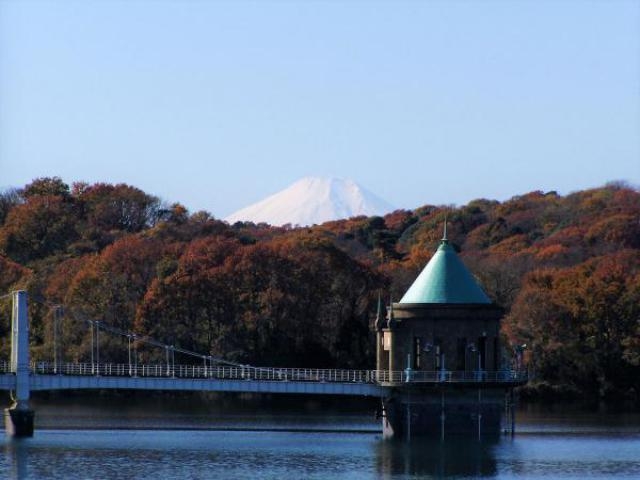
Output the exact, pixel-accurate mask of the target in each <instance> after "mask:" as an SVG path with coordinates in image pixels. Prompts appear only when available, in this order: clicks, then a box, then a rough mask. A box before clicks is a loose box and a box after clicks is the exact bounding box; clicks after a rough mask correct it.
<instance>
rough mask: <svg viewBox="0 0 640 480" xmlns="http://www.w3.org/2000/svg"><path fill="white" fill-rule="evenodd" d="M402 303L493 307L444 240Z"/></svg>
mask: <svg viewBox="0 0 640 480" xmlns="http://www.w3.org/2000/svg"><path fill="white" fill-rule="evenodd" d="M445 235H446V234H445ZM400 303H491V300H490V299H489V297H487V295H486V294H485V293H484V292H483V291H482V288H480V286H479V285H478V284H477V282H476V281H475V279H474V278H473V276H471V273H470V272H469V270H467V267H465V266H464V264H463V263H462V261H461V260H460V259H459V258H458V255H457V254H456V252H455V250H454V249H453V247H452V246H451V245H449V242H448V241H447V240H446V239H443V240H442V242H441V243H440V246H439V247H438V250H437V251H436V253H435V254H434V255H433V257H431V260H429V263H427V266H426V267H424V270H422V272H421V273H420V275H418V278H416V280H415V282H413V285H411V287H410V288H409V290H407V293H405V294H404V297H402V299H401V300H400Z"/></svg>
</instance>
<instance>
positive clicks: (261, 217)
mask: <svg viewBox="0 0 640 480" xmlns="http://www.w3.org/2000/svg"><path fill="white" fill-rule="evenodd" d="M393 210H394V207H393V206H392V205H390V204H389V203H387V202H386V201H384V200H382V199H381V198H379V197H377V196H376V195H374V194H373V193H371V192H369V191H368V190H365V189H364V188H362V187H361V186H360V185H358V184H357V183H355V182H354V181H352V180H347V179H342V178H322V177H305V178H302V179H301V180H298V181H297V182H295V183H294V184H293V185H291V186H289V187H287V188H285V189H284V190H282V191H280V192H278V193H276V194H274V195H271V196H269V197H267V198H265V199H264V200H261V201H259V202H258V203H254V204H253V205H250V206H248V207H245V208H243V209H242V210H238V211H237V212H235V213H233V214H231V215H229V216H228V217H227V218H225V220H226V221H227V222H229V223H231V224H233V223H235V222H238V221H245V222H254V223H260V222H265V223H268V224H270V225H285V224H287V223H290V224H291V225H300V226H306V225H313V224H320V223H323V222H328V221H330V220H339V219H342V218H349V217H355V216H357V215H367V216H372V215H384V214H385V213H389V212H391V211H393Z"/></svg>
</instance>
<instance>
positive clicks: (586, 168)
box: [0, 0, 640, 217]
mask: <svg viewBox="0 0 640 480" xmlns="http://www.w3.org/2000/svg"><path fill="white" fill-rule="evenodd" d="M53 175H57V176H61V177H62V178H63V179H64V180H65V181H67V182H68V183H71V182H73V181H77V180H84V181H89V182H96V181H105V182H113V183H116V182H125V183H129V184H132V185H135V186H138V187H140V188H142V189H143V190H145V191H147V192H149V193H153V194H155V195H158V196H160V197H161V198H163V199H164V200H166V201H168V202H175V201H180V202H182V203H183V204H185V205H186V206H187V207H188V208H189V209H190V210H191V211H197V210H201V209H204V210H208V211H210V212H211V213H213V214H214V215H215V216H217V217H224V216H225V215H227V214H230V213H231V212H233V211H235V210H237V209H239V208H241V207H243V206H246V205H248V204H250V203H253V202H255V201H257V200H260V199H262V198H263V197H265V196H266V195H268V194H271V193H274V192H276V191H278V190H280V189H282V188H284V187H286V186H287V185H289V184H290V183H292V182H294V181H295V180H297V179H298V178H300V177H303V176H307V175H326V176H339V177H346V178H352V179H354V180H355V181H357V182H359V183H361V184H362V185H363V186H365V187H367V188H368V189H370V190H372V191H374V192H375V193H377V194H378V195H379V196H381V197H383V198H385V199H387V200H388V201H389V202H391V203H392V204H394V205H396V206H398V207H402V208H415V207H418V206H421V205H424V204H428V203H430V204H451V203H453V204H464V203H466V202H468V201H469V200H471V199H474V198H480V197H485V198H495V199H499V200H503V199H507V198H510V197H511V196H513V195H517V194H521V193H525V192H528V191H531V190H545V191H546V190H557V191H559V192H560V193H569V192H571V191H575V190H579V189H583V188H588V187H593V186H599V185H602V184H604V183H605V182H607V181H610V180H626V181H629V182H630V183H632V184H633V185H636V186H637V185H640V1H620V0H619V1H616V0H610V1H588V0H576V1H544V0H542V1H524V0H514V1H495V2H494V1H482V0H478V1H446V2H445V1H442V2H438V1H426V0H425V1H422V2H421V1H408V2H402V1H389V2H382V1H337V0H336V1H306V2H303V1H280V2H270V1H266V0H264V1H255V2H249V1H235V2H221V1H182V2H178V1H168V0H164V1H163V0H157V1H86V0H84V1H72V0H64V1H62V0H61V1H43V2H35V1H29V0H21V1H6V0H5V1H2V0H0V187H7V186H22V185H24V184H26V183H28V182H29V181H30V180H31V179H33V178H35V177H40V176H53Z"/></svg>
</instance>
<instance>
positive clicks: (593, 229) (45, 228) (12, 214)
mask: <svg viewBox="0 0 640 480" xmlns="http://www.w3.org/2000/svg"><path fill="white" fill-rule="evenodd" d="M445 215H446V217H447V219H448V237H449V239H450V242H451V243H452V244H453V245H454V247H455V248H456V249H457V250H458V251H459V253H460V255H461V258H462V259H463V261H464V262H465V263H466V264H467V266H468V267H469V268H470V270H471V271H472V272H473V273H474V275H476V277H477V278H478V280H479V282H480V283H481V284H482V286H483V288H484V289H485V291H486V292H487V294H488V295H489V296H490V297H491V298H492V300H493V301H495V302H496V303H497V304H499V305H500V306H502V307H503V308H504V309H505V311H506V312H507V314H506V317H505V318H504V320H503V335H504V344H505V348H506V349H507V350H508V349H510V348H511V346H514V345H521V344H523V343H526V344H527V345H528V349H527V351H526V357H527V360H528V361H529V364H530V365H531V367H532V368H533V369H534V370H535V374H536V380H535V381H534V382H532V385H531V386H530V387H529V392H530V393H531V394H538V395H542V394H546V395H554V396H581V397H584V396H585V395H586V396H589V398H593V399H605V400H606V399H611V400H614V399H615V400H619V399H626V400H629V401H631V402H636V403H640V193H639V192H638V190H637V189H635V188H632V187H630V186H628V185H625V184H622V183H612V184H607V185H605V186H603V187H601V188H596V189H590V190H584V191H579V192H575V193H572V194H569V195H566V196H561V195H558V194H557V193H555V192H531V193H527V194H525V195H520V196H516V197H513V198H512V199H510V200H507V201H505V202H497V201H494V200H486V199H479V200H475V201H472V202H469V203H468V204H467V205H464V206H461V207H454V206H435V205H425V206H422V207H420V208H417V209H415V210H398V211H395V212H393V213H390V214H388V215H386V216H384V217H355V218H352V219H348V220H340V221H335V222H328V223H325V224H323V225H317V226H313V227H304V228H292V227H291V226H285V227H272V226H269V225H266V224H257V225H256V224H253V223H243V222H239V223H236V224H234V225H229V224H227V223H225V222H222V221H220V220H217V219H215V218H213V217H212V216H211V215H210V214H209V213H207V212H204V211H200V212H195V213H190V212H189V211H188V210H187V209H186V208H185V207H184V206H182V205H180V204H178V203H176V204H173V205H166V204H164V203H163V202H161V201H160V200H159V199H158V198H157V197H154V196H153V195H149V194H147V193H145V192H143V191H141V190H140V189H137V188H135V187H132V186H129V185H124V184H118V185H111V184H105V183H96V184H91V185H90V184H87V183H74V184H73V185H72V186H71V187H70V186H69V185H67V184H66V183H64V181H63V180H61V179H60V178H57V177H53V178H39V179H35V180H34V181H32V182H31V183H30V184H28V185H26V186H24V187H23V188H20V189H11V190H6V191H4V192H2V193H0V293H5V292H7V291H9V290H12V289H17V288H24V289H27V290H29V292H30V294H31V296H32V298H34V299H40V300H42V301H36V302H31V303H30V315H31V319H32V323H31V331H32V344H33V345H32V349H33V352H34V356H35V357H36V358H42V359H48V358H50V357H51V352H52V349H53V346H52V341H53V326H52V325H53V315H54V309H53V308H52V305H63V306H64V312H63V316H62V319H63V320H62V322H63V325H62V327H63V328H62V330H61V333H60V335H61V338H60V343H61V345H62V348H63V356H64V357H65V358H66V359H68V360H76V361H86V360H87V359H88V357H89V356H90V344H91V338H90V335H89V332H88V331H87V329H86V328H82V325H81V323H82V322H83V321H84V320H86V319H93V320H99V321H101V322H104V324H105V325H110V326H112V327H114V328H118V329H120V330H123V331H130V332H136V333H137V334H140V335H149V336H151V337H153V338H156V339H157V340H160V341H163V342H166V343H168V344H170V345H176V346H179V347H181V348H185V349H189V350H194V351H199V352H203V353H207V354H211V355H213V356H219V357H224V358H226V359H229V360H233V361H239V362H242V363H252V364H258V365H273V366H291V365H295V366H300V367H342V368H371V367H372V366H373V365H374V363H375V360H374V356H375V342H374V337H373V333H372V329H371V324H372V320H373V318H374V316H375V311H376V303H377V297H378V294H379V293H382V295H383V297H384V298H385V299H386V301H388V299H389V298H391V299H394V300H396V301H397V300H398V299H399V298H400V297H401V296H402V294H403V293H404V292H405V291H406V289H407V288H408V287H409V285H410V284H411V283H412V282H413V280H414V279H415V277H416V276H417V274H418V273H419V272H420V270H421V269H422V268H423V267H424V265H425V264H426V262H427V261H428V260H429V258H430V256H431V255H432V254H433V252H434V251H435V249H436V247H437V243H438V240H439V239H440V237H441V236H442V226H443V222H444V218H445ZM0 313H2V318H1V319H0V342H2V343H1V344H0V348H1V349H2V353H3V354H6V353H7V351H8V335H7V334H8V329H9V323H8V319H9V318H10V307H9V305H7V302H4V303H0ZM103 342H104V344H103V345H101V349H102V350H101V351H102V352H104V353H103V354H104V355H105V356H110V358H112V359H113V360H114V361H124V359H125V357H126V349H123V348H122V344H121V341H119V340H117V339H110V338H105V339H104V340H103ZM119 342H120V343H119ZM140 354H141V355H142V356H147V357H148V359H149V360H161V358H160V355H161V352H160V353H158V352H153V351H151V350H149V351H142V352H141V353H140ZM105 358H106V357H105Z"/></svg>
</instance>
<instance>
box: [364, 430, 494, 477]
mask: <svg viewBox="0 0 640 480" xmlns="http://www.w3.org/2000/svg"><path fill="white" fill-rule="evenodd" d="M497 443H498V439H490V440H483V441H481V442H479V441H477V440H467V439H457V438H456V439H448V440H445V441H444V442H441V441H439V440H427V439H413V440H412V441H411V442H410V443H406V442H400V441H389V440H385V441H380V442H379V443H378V444H377V445H376V464H377V470H378V472H380V474H381V478H397V477H398V475H407V476H421V477H422V478H446V477H491V476H495V475H496V474H497V463H496V458H495V452H494V450H495V446H496V444H497Z"/></svg>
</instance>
